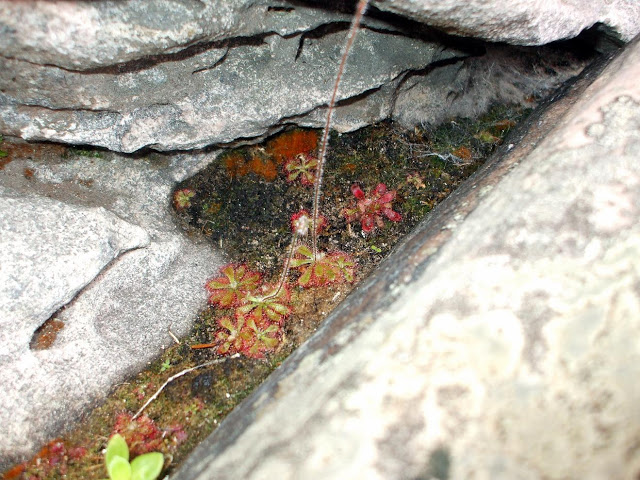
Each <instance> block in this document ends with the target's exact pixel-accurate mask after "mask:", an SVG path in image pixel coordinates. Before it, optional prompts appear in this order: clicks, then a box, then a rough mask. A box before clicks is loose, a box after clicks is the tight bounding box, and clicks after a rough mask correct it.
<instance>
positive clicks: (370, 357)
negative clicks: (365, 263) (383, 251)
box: [172, 41, 640, 480]
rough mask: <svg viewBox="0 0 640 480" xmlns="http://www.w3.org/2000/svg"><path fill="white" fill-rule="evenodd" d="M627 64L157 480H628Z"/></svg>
mask: <svg viewBox="0 0 640 480" xmlns="http://www.w3.org/2000/svg"><path fill="white" fill-rule="evenodd" d="M639 58H640V43H639V42H638V41H636V42H634V43H633V44H632V45H630V46H629V48H628V49H626V50H625V51H624V53H623V54H622V55H620V56H619V57H618V58H616V59H615V61H613V62H612V63H611V64H610V65H608V66H607V67H606V69H605V70H604V71H603V72H602V74H600V75H599V77H598V78H597V79H596V80H595V81H594V82H593V83H591V85H589V83H590V82H592V81H593V79H594V77H595V76H596V74H597V72H596V71H594V70H590V71H588V72H587V73H586V74H585V75H584V76H583V78H582V79H581V81H580V82H578V83H577V84H576V85H574V87H573V89H572V90H570V92H569V94H568V96H567V97H566V98H564V99H562V100H559V101H558V103H555V104H552V105H551V106H550V108H549V109H548V110H547V111H546V112H545V113H544V114H542V115H537V114H536V115H534V116H533V117H532V118H531V120H530V122H529V133H528V134H527V135H526V136H524V137H523V138H522V137H520V138H518V137H517V136H516V137H513V138H512V139H511V142H513V143H506V144H505V145H504V146H503V147H502V149H501V151H500V153H499V154H498V155H497V156H496V157H495V158H494V159H493V160H491V161H490V163H489V164H488V165H486V166H485V167H484V168H483V169H482V170H481V171H479V172H478V174H477V175H476V176H475V177H472V178H471V179H470V181H468V183H467V184H466V185H464V186H463V187H461V188H460V189H459V190H458V191H456V192H454V194H452V196H451V197H449V198H448V199H447V200H446V201H445V202H443V203H442V204H441V205H440V206H439V207H438V208H437V209H436V210H435V211H434V212H433V214H432V215H430V216H429V217H428V218H427V219H426V220H425V221H424V222H423V223H422V224H421V226H420V227H419V228H418V229H417V230H416V231H415V232H414V233H413V234H411V235H410V236H409V237H408V238H407V239H405V241H404V242H403V243H402V244H401V245H400V246H398V247H397V248H396V250H395V252H394V253H393V254H392V257H390V258H389V259H388V260H387V261H386V262H385V263H384V264H383V265H382V266H381V267H380V268H379V269H378V270H377V271H376V272H375V274H374V275H373V276H372V277H371V278H369V279H368V280H367V281H366V282H364V284H362V285H361V286H359V287H358V288H357V290H356V291H354V292H353V293H352V295H350V296H349V297H348V298H347V299H346V300H345V302H343V304H341V306H339V307H338V308H337V309H336V310H335V311H334V312H333V313H332V314H331V316H330V318H329V319H328V320H327V321H326V322H325V323H324V324H323V326H322V327H321V328H320V330H319V331H318V332H317V333H316V335H315V336H314V337H312V338H311V339H310V341H309V342H307V343H306V344H304V345H303V346H302V347H301V348H300V349H299V350H298V351H296V352H295V353H294V354H293V355H292V356H291V357H289V358H288V359H287V360H286V361H285V362H284V363H283V364H282V366H281V367H280V368H279V369H278V370H277V371H276V372H275V373H274V374H273V375H272V376H271V377H270V378H269V379H268V380H267V381H266V382H265V383H264V384H263V385H262V386H261V387H260V388H259V389H258V390H257V391H255V392H254V393H253V394H252V395H251V396H250V397H249V398H248V399H247V400H246V401H245V402H244V403H243V404H241V405H240V407H239V408H237V409H236V410H235V411H234V412H232V413H231V414H230V415H229V416H228V417H227V418H226V419H225V420H224V422H223V423H222V424H221V425H220V427H219V428H218V429H217V430H216V431H215V432H214V433H213V434H212V436H211V437H210V438H209V439H208V440H207V441H206V442H205V443H203V444H201V445H200V447H199V448H198V449H197V450H196V451H195V452H194V454H192V456H191V458H190V459H189V460H188V461H187V463H186V464H185V465H184V466H183V468H182V469H181V470H180V471H178V472H177V474H176V475H172V478H176V479H178V480H183V479H184V480H195V479H198V480H200V479H202V480H203V479H207V478H212V477H214V476H215V478H220V479H225V478H245V479H258V478H282V479H294V478H304V479H323V480H326V479H342V478H367V479H434V478H435V479H441V480H442V479H469V478H491V479H541V478H592V479H610V478H637V477H638V474H639V472H640V454H639V453H638V445H639V433H638V432H640V390H638V388H637V387H636V382H637V379H638V377H639V376H640V342H639V341H638V331H639V329H640V317H639V316H638V312H639V311H640V291H639V290H638V285H639V282H640V163H639V162H638V161H637V154H638V151H640V135H639V132H640V86H639V84H638V82H637V78H638V76H640V61H639Z"/></svg>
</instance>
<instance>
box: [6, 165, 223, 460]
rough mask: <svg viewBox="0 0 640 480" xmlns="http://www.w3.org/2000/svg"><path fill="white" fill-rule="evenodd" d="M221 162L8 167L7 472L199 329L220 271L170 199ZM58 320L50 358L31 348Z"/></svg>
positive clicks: (214, 256) (217, 261) (211, 253)
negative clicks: (175, 338)
mask: <svg viewBox="0 0 640 480" xmlns="http://www.w3.org/2000/svg"><path fill="white" fill-rule="evenodd" d="M214 157H215V154H214V153H210V154H194V155H186V154H184V155H180V156H171V157H158V158H156V159H155V160H153V159H134V158H126V157H121V156H118V155H115V154H111V153H105V154H103V157H102V158H87V157H77V156H74V155H70V156H69V157H68V158H65V159H63V158H59V156H56V155H52V156H49V157H47V158H42V159H38V160H28V159H25V160H17V159H16V160H13V161H11V162H10V163H9V164H7V165H5V167H4V169H3V171H2V176H1V178H0V189H1V190H0V191H2V197H0V206H2V208H3V211H2V214H1V216H0V218H1V220H0V222H1V224H2V237H1V238H0V245H1V256H2V259H1V260H0V262H1V263H0V282H1V283H0V284H1V287H0V288H1V290H0V309H1V310H0V317H1V318H0V332H1V333H0V341H2V349H1V354H0V423H1V424H2V426H3V428H2V432H3V433H2V442H1V443H0V468H4V467H7V466H8V465H9V464H11V463H12V462H16V461H19V460H21V459H24V457H26V456H27V455H29V454H33V453H34V451H35V450H37V449H38V448H39V447H40V446H41V445H42V444H43V443H45V442H46V441H48V440H50V439H51V438H54V437H55V436H57V435H59V434H60V433H61V431H63V430H64V429H65V428H68V427H70V426H72V425H73V422H74V420H76V419H77V418H78V417H79V415H80V414H82V413H83V412H84V411H85V410H86V408H87V407H88V406H90V405H92V404H93V402H95V401H96V400H97V399H99V398H101V397H103V396H104V395H106V394H108V393H109V391H110V389H111V387H112V385H114V384H115V383H118V382H120V381H122V380H123V379H124V378H125V377H126V375H128V374H131V373H134V372H136V371H139V370H140V369H141V368H143V367H144V366H145V364H146V362H147V361H149V360H151V359H152V358H154V357H155V356H157V354H158V352H159V351H161V349H162V347H163V346H165V345H169V344H170V343H171V342H172V339H171V337H170V336H169V333H168V329H169V328H171V330H172V332H174V333H175V334H176V335H183V334H185V333H186V332H187V331H188V329H189V327H190V325H191V322H192V321H193V319H194V318H195V314H196V313H197V311H198V310H199V309H200V308H201V307H202V306H204V304H205V302H206V296H205V292H204V289H203V288H202V285H203V284H204V282H205V281H206V279H207V278H208V277H209V276H210V275H211V274H212V272H214V271H215V270H216V268H218V267H219V265H220V262H221V261H220V259H219V258H218V255H217V254H216V253H215V252H214V251H212V250H211V247H210V246H208V245H198V244H195V243H193V241H192V240H189V239H187V238H185V236H184V235H183V234H182V233H181V231H180V230H179V229H178V228H177V227H176V225H175V223H174V219H173V217H172V215H171V213H170V202H171V198H170V195H171V190H172V188H173V185H174V184H175V183H176V182H177V181H180V180H182V179H184V178H185V177H186V176H188V175H190V174H192V173H194V170H196V169H197V168H199V167H200V165H201V164H203V163H206V162H208V161H211V159H212V158H214ZM25 168H29V169H32V170H33V172H34V174H33V176H32V177H30V178H28V179H27V178H25V176H24V175H23V172H24V169H25ZM59 307H64V308H63V309H61V310H60V311H58V312H56V311H57V310H58V309H59ZM50 316H54V317H55V318H56V319H58V320H60V321H62V322H64V328H63V329H62V330H61V331H60V332H58V334H57V338H56V339H55V341H54V342H53V345H51V346H50V347H49V348H45V349H32V348H30V341H31V339H32V336H33V334H34V331H35V330H36V329H37V328H38V327H39V326H40V325H41V324H42V323H43V322H44V321H45V320H47V318H49V317H50Z"/></svg>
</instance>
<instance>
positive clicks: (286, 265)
mask: <svg viewBox="0 0 640 480" xmlns="http://www.w3.org/2000/svg"><path fill="white" fill-rule="evenodd" d="M298 238H300V235H298V234H297V233H294V234H293V239H292V240H291V247H289V255H287V260H286V261H285V262H284V268H283V269H282V273H281V274H280V281H279V282H278V288H277V289H276V291H275V292H274V293H272V294H269V295H267V296H266V297H264V298H263V300H266V299H268V298H273V297H277V296H278V294H279V293H280V291H281V290H282V287H283V286H284V284H285V282H286V281H287V275H289V270H290V269H291V259H292V258H293V254H294V253H295V251H296V247H297V246H298Z"/></svg>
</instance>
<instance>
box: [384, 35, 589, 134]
mask: <svg viewBox="0 0 640 480" xmlns="http://www.w3.org/2000/svg"><path fill="white" fill-rule="evenodd" d="M486 49H487V51H486V53H484V54H483V55H479V56H471V57H468V58H466V59H464V60H462V61H460V62H456V63H451V64H446V65H443V66H440V67H437V68H434V69H430V70H429V71H427V72H426V73H424V74H416V75H411V76H410V77H408V78H407V79H406V80H405V81H403V83H402V85H400V87H399V88H398V90H397V92H396V96H395V102H394V104H393V114H392V117H393V119H394V120H396V121H397V122H398V123H399V124H400V125H402V126H404V127H405V128H413V127H414V126H416V125H426V124H431V125H438V124H440V123H442V122H444V121H447V120H450V119H452V118H456V117H467V118H475V117H478V116H480V115H482V114H483V113H485V112H486V111H488V110H489V108H490V107H491V105H494V104H514V105H522V106H523V107H525V108H527V107H529V108H531V107H533V106H534V105H535V104H536V101H537V100H536V99H540V98H545V97H547V96H548V95H550V94H551V93H552V92H553V91H554V90H555V89H557V88H558V86H559V85H560V84H561V83H562V82H564V81H565V80H567V79H568V78H571V77H573V76H575V75H577V74H578V73H580V71H581V70H582V68H583V67H584V65H585V64H586V61H585V60H583V59H579V58H576V56H575V55H576V53H575V52H572V51H571V50H568V49H564V50H557V49H554V48H549V47H539V48H535V49H532V48H520V49H519V48H515V47H507V46H499V45H487V47H486Z"/></svg>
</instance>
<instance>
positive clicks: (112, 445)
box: [104, 433, 129, 468]
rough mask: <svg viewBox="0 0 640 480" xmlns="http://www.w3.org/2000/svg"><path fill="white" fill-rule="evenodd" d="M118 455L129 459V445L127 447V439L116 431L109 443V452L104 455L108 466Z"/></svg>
mask: <svg viewBox="0 0 640 480" xmlns="http://www.w3.org/2000/svg"><path fill="white" fill-rule="evenodd" d="M116 457H121V458H124V459H125V460H126V461H127V462H128V461H129V447H127V441H126V440H125V439H124V437H123V436H122V435H120V434H119V433H116V434H115V435H114V436H113V437H111V439H110V440H109V442H108V443H107V452H106V453H105V455H104V462H105V463H106V464H107V468H108V466H109V464H110V463H111V460H113V459H114V458H116Z"/></svg>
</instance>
